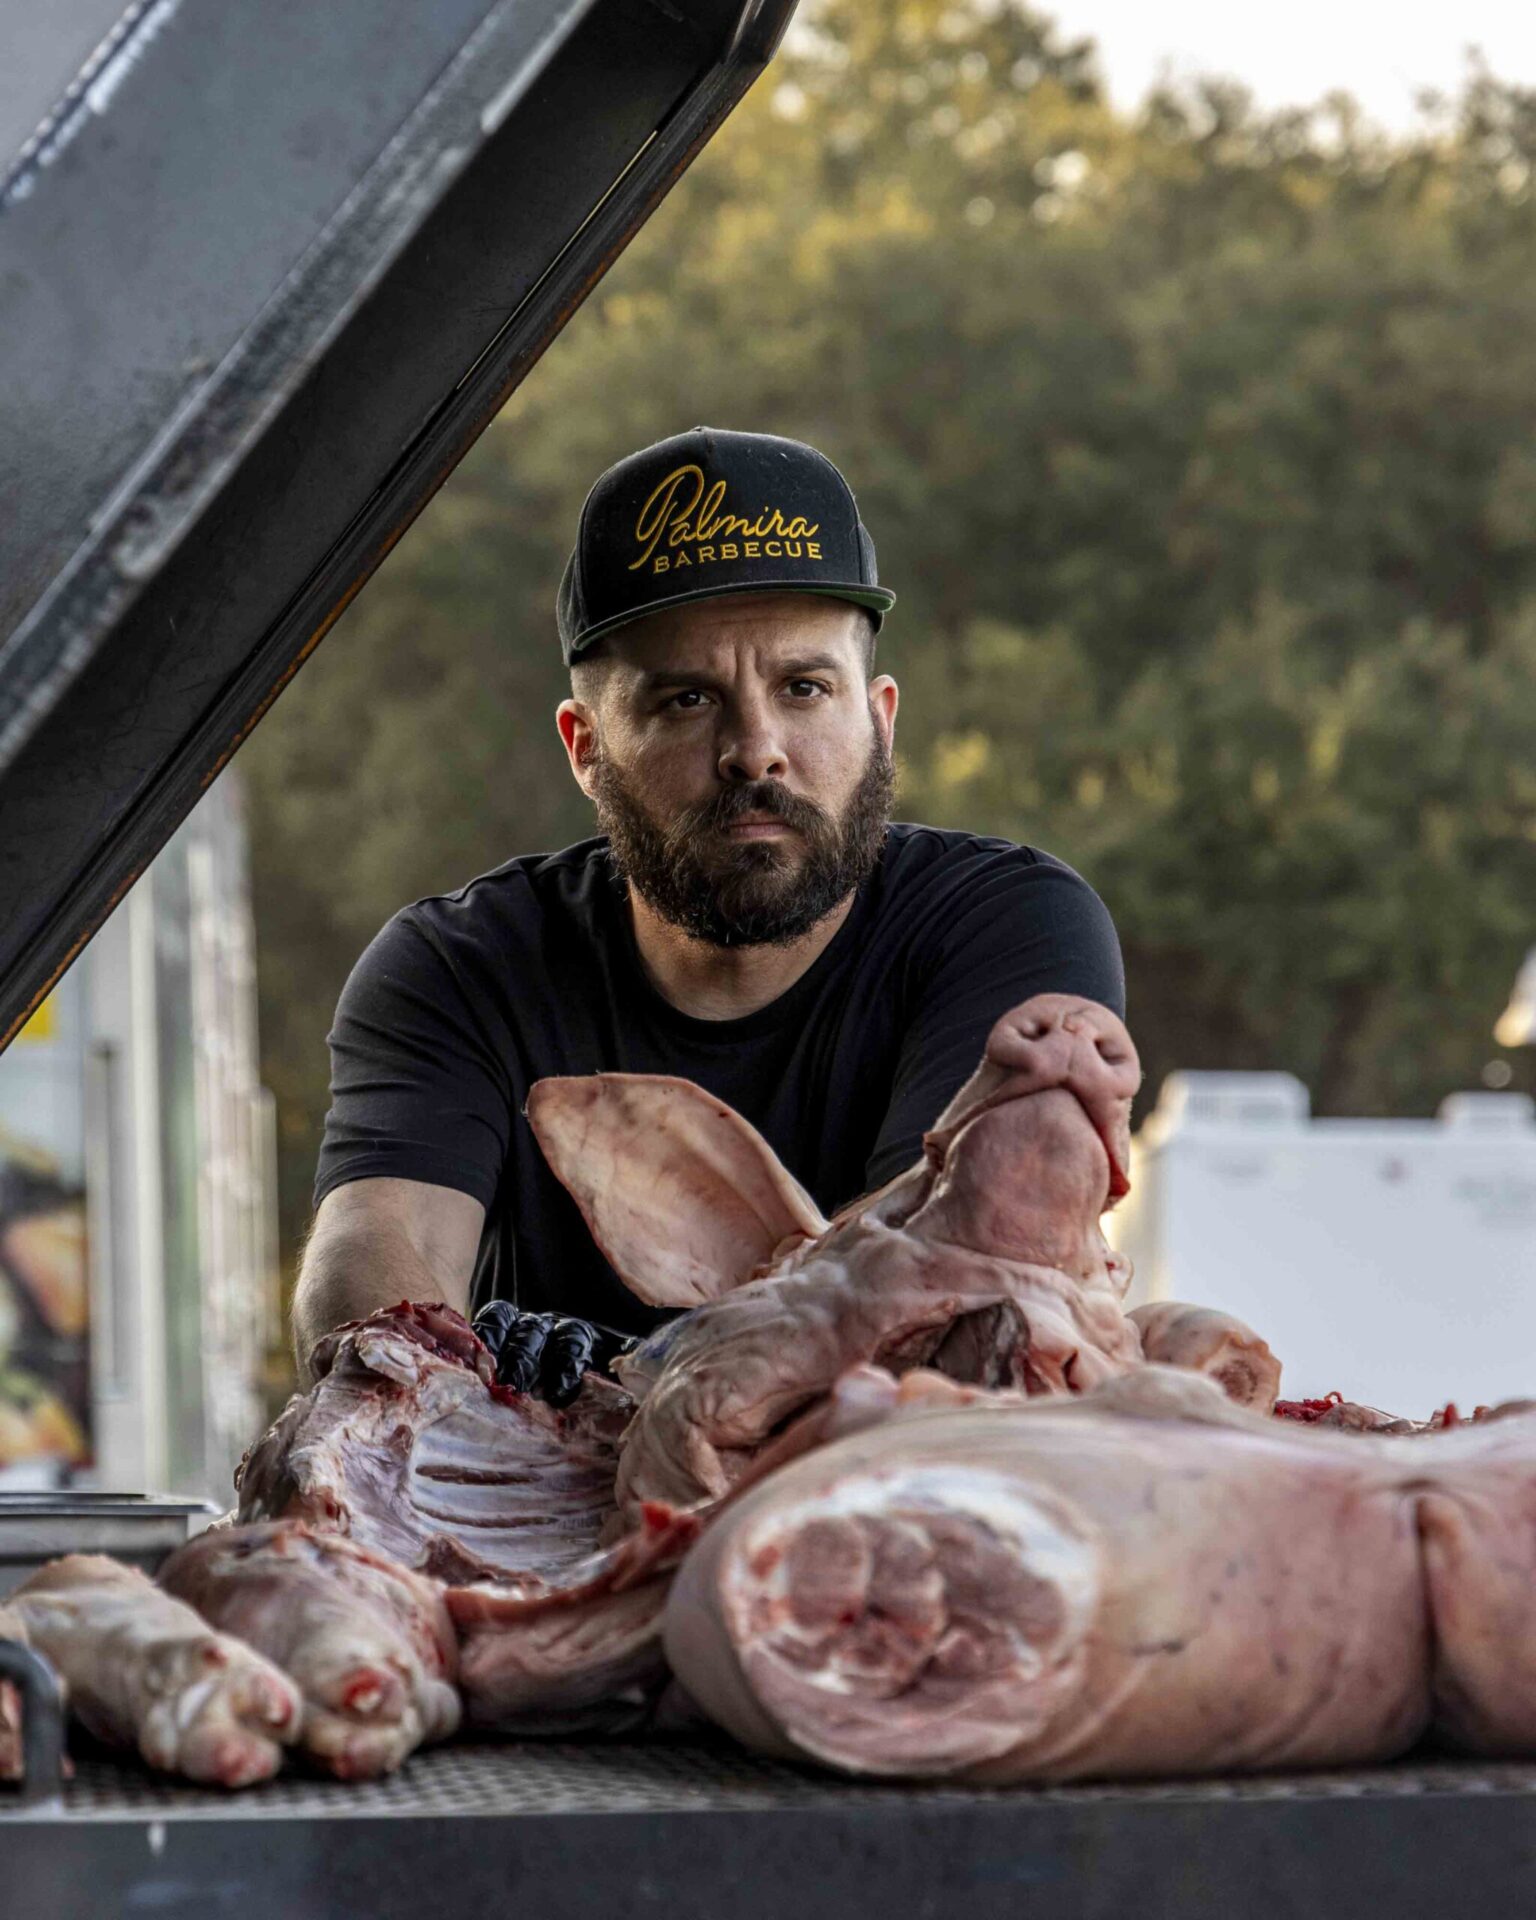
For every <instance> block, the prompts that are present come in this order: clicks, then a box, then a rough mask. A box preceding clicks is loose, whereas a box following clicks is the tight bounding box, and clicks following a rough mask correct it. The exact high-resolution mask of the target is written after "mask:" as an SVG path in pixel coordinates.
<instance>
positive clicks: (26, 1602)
mask: <svg viewBox="0 0 1536 1920" xmlns="http://www.w3.org/2000/svg"><path fill="white" fill-rule="evenodd" d="M8 1604H9V1606H10V1607H11V1608H12V1610H13V1611H14V1612H15V1613H17V1614H18V1615H19V1616H20V1618H21V1621H22V1624H23V1626H24V1627H25V1629H26V1633H27V1636H28V1638H29V1639H30V1641H31V1643H32V1645H33V1646H34V1647H36V1648H37V1650H38V1652H39V1653H41V1654H43V1655H44V1656H45V1657H46V1658H47V1659H48V1660H49V1661H51V1662H52V1664H53V1666H54V1668H55V1669H56V1670H57V1672H58V1674H59V1676H60V1678H61V1679H62V1680H63V1682H64V1684H65V1686H66V1687H67V1688H68V1689H69V1703H70V1706H71V1708H72V1710H73V1711H74V1713H75V1714H76V1715H77V1716H78V1717H79V1718H80V1719H81V1720H82V1721H83V1722H84V1723H85V1725H86V1726H87V1727H88V1728H89V1729H90V1731H91V1732H92V1733H94V1734H95V1735H96V1736H97V1738H98V1739H100V1740H105V1741H107V1742H109V1743H110V1744H111V1745H113V1746H121V1747H137V1748H138V1750H139V1752H140V1753H141V1754H142V1755H143V1756H144V1758H145V1759H146V1760H147V1761H148V1762H149V1764H150V1765H151V1766H152V1767H161V1768H163V1769H165V1770H166V1771H167V1772H171V1773H181V1774H185V1775H186V1776H187V1778H188V1779H190V1780H200V1781H207V1782H211V1783H214V1784H217V1785H218V1786H221V1787H244V1786H249V1785H250V1784H251V1783H252V1782H253V1781H256V1780H266V1779H268V1778H270V1776H271V1775H272V1774H274V1773H276V1771H277V1769H278V1767H279V1765H280V1764H281V1762H282V1757H283V1754H282V1749H283V1746H284V1745H285V1744H286V1743H287V1742H289V1741H291V1740H293V1739H294V1738H295V1737H296V1735H297V1734H298V1731H299V1723H300V1714H301V1703H300V1700H299V1695H298V1692H297V1690H296V1689H295V1687H294V1686H293V1683H292V1682H291V1681H290V1680H289V1679H288V1678H287V1677H286V1676H285V1675H284V1674H282V1673H280V1672H279V1671H278V1669H277V1668H276V1667H275V1666H273V1665H272V1663H271V1662H270V1661H268V1660H264V1659H263V1658H262V1656H261V1655H260V1654H259V1653H256V1652H253V1651H252V1649H251V1648H250V1647H247V1646H245V1645H243V1644H242V1643H241V1642H240V1641H239V1640H235V1639H232V1638H231V1637H230V1636H229V1635H228V1634H224V1633H215V1632H214V1631H213V1629H212V1628H210V1627H209V1626H208V1625H207V1624H206V1623H205V1622H204V1621H203V1620H201V1619H199V1618H198V1616H197V1614H195V1613H194V1612H193V1611H192V1609H191V1608H190V1607H189V1606H186V1605H184V1604H183V1603H182V1602H181V1601H180V1600H175V1599H173V1598H172V1597H171V1595H170V1594H168V1593H162V1592H161V1591H160V1589H159V1588H158V1587H156V1586H155V1585H153V1584H152V1582H151V1581H149V1580H148V1579H147V1578H146V1577H145V1576H144V1575H143V1574H142V1573H140V1572H139V1570H138V1569H137V1568H136V1567H125V1566H122V1565H120V1564H119V1563H118V1562H117V1561H115V1560H106V1559H102V1558H101V1557H99V1556H98V1555H95V1554H70V1555H69V1556H68V1557H67V1558H65V1559H63V1560H54V1561H50V1563H49V1564H48V1565H47V1566H46V1567H43V1568H41V1569H40V1570H39V1571H38V1572H37V1573H34V1574H33V1575H32V1577H31V1578H30V1579H29V1580H26V1581H24V1582H23V1583H22V1585H21V1586H20V1587H18V1588H17V1589H16V1591H15V1593H13V1594H12V1595H11V1597H10V1600H9V1602H8Z"/></svg>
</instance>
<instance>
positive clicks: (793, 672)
mask: <svg viewBox="0 0 1536 1920" xmlns="http://www.w3.org/2000/svg"><path fill="white" fill-rule="evenodd" d="M847 670H848V663H847V661H846V660H839V659H838V658H837V657H836V656H835V655H834V654H830V653H816V654H807V655H806V656H805V657H804V658H802V659H799V660H786V661H784V662H783V663H782V665H781V666H780V667H779V670H778V671H779V675H780V677H781V678H783V679H785V680H799V679H803V678H804V676H805V675H806V674H809V673H846V672H847ZM719 684H720V683H719V681H718V680H716V679H714V678H713V676H712V675H710V674H708V673H705V672H704V671H703V670H702V669H701V668H700V669H692V668H689V667H657V668H656V669H655V670H654V671H653V672H650V673H643V674H641V676H640V691H641V693H659V692H660V691H661V690H662V689H663V688H664V687H708V688H710V689H711V690H714V689H717V688H718V687H719Z"/></svg>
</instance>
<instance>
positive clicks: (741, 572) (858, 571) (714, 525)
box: [558, 427, 896, 666]
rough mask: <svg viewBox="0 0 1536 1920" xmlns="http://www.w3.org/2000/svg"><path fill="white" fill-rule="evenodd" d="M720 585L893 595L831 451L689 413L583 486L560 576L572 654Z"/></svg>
mask: <svg viewBox="0 0 1536 1920" xmlns="http://www.w3.org/2000/svg"><path fill="white" fill-rule="evenodd" d="M721 593H819V594H824V595H826V596H827V597H828V598H829V599H833V600H851V601H852V602H853V603H854V604H855V605H856V606H860V607H868V608H869V610H870V612H871V613H873V614H874V616H875V631H876V632H877V633H878V632H879V630H880V626H881V623H882V622H883V620H884V618H885V615H886V613H887V612H888V611H889V609H890V608H891V607H893V606H894V605H895V604H896V596H895V594H894V593H892V592H891V591H890V589H889V588H887V587H882V586H881V585H880V584H879V580H878V575H877V574H876V572H875V544H874V542H873V541H872V540H871V539H870V537H869V535H868V533H867V532H866V531H865V529H864V525H863V522H862V521H861V520H860V519H859V509H858V505H857V503H856V502H855V500H854V497H853V492H852V489H851V488H850V487H849V485H848V482H847V481H846V480H845V479H844V478H843V476H842V475H841V474H840V473H839V472H838V470H837V468H836V467H834V466H833V464H832V462H831V461H830V460H829V459H828V458H827V457H826V455H825V454H823V453H818V452H817V451H816V449H815V448H814V447H808V446H806V445H805V443H804V442H803V441H801V440H783V439H780V438H779V437H778V436H777V435H776V434H771V433H729V432H727V431H725V430H724V429H723V428H719V427H693V428H691V429H690V430H689V431H688V432H687V433H677V434H674V435H673V436H672V437H671V439H669V440H658V441H657V442H656V444H655V445H654V446H650V447H642V448H641V449H640V451H639V452H638V453H632V454H630V455H629V456H628V457H627V458H626V459H623V460H620V461H619V462H618V464H617V465H616V466H612V467H610V468H609V469H608V471H607V472H606V473H605V474H603V476H602V477H601V478H600V479H599V480H598V482H597V484H596V485H595V486H594V487H593V489H592V491H591V492H590V493H589V494H588V495H587V499H586V504H585V506H583V508H582V510H581V519H580V521H579V522H578V524H577V529H576V545H575V548H574V549H573V551H572V553H571V557H570V560H569V561H568V562H567V563H566V569H565V574H564V577H563V578H562V579H561V582H560V598H559V602H558V619H559V626H560V646H561V649H562V651H563V652H564V654H565V661H566V665H567V666H569V665H570V663H571V662H572V661H573V660H575V659H576V658H578V656H579V655H580V654H581V653H582V652H583V651H584V650H585V649H586V648H587V647H589V646H590V645H591V644H592V642H593V641H594V640H597V639H599V638H601V636H602V635H603V634H605V633H612V632H613V630H614V628H615V627H622V626H624V625H626V624H627V623H628V622H629V621H631V620H638V619H640V618H641V617H642V616H643V615H645V614H647V613H655V612H656V611H657V610H658V609H659V608H661V607H678V606H682V605H683V604H684V603H685V602H686V601H689V600H708V599H711V598H713V596H714V595H716V594H721Z"/></svg>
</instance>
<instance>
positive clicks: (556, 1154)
mask: <svg viewBox="0 0 1536 1920" xmlns="http://www.w3.org/2000/svg"><path fill="white" fill-rule="evenodd" d="M528 1119H529V1122H530V1124H531V1125H532V1127H533V1131H534V1133H535V1134H536V1135H537V1136H538V1142H539V1145H540V1146H541V1147H542V1148H543V1149H544V1157H545V1159H547V1160H548V1162H549V1164H550V1166H551V1167H553V1168H554V1170H555V1173H556V1174H557V1175H558V1177H559V1178H560V1180H561V1181H562V1182H563V1183H564V1184H565V1186H566V1187H567V1188H568V1189H569V1190H570V1192H571V1194H572V1196H573V1197H574V1198H575V1201H576V1204H577V1205H578V1206H579V1207H580V1208H581V1211H582V1214H583V1215H584V1217H585V1219H586V1222H587V1225H588V1226H589V1227H590V1228H591V1229H592V1238H593V1239H594V1240H595V1241H596V1242H597V1244H598V1246H599V1247H601V1248H602V1250H603V1252H604V1254H605V1255H606V1256H607V1258H608V1260H609V1262H610V1264H611V1265H612V1267H613V1269H614V1271H615V1272H616V1273H617V1274H618V1276H619V1278H620V1279H621V1280H622V1281H623V1282H624V1284H625V1285H626V1286H627V1287H628V1288H629V1290H630V1291H631V1293H635V1294H638V1295H639V1297H640V1298H641V1299H642V1300H645V1301H648V1302H649V1303H650V1304H651V1305H652V1306H653V1307H696V1306H699V1305H701V1304H702V1303H703V1302H704V1301H706V1300H713V1299H715V1298H717V1297H718V1296H719V1295H720V1294H722V1293H725V1292H728V1291H729V1289H730V1288H731V1287H733V1286H736V1285H738V1284H739V1283H740V1282H741V1281H743V1280H746V1279H747V1278H749V1277H750V1275H751V1274H752V1272H753V1269H754V1268H756V1267H759V1266H761V1265H762V1264H763V1263H764V1261H766V1260H768V1259H769V1258H770V1256H771V1255H772V1254H773V1253H774V1252H775V1250H776V1249H778V1248H780V1247H781V1246H782V1245H783V1243H784V1242H785V1241H797V1240H803V1239H809V1238H812V1237H814V1236H815V1235H816V1234H819V1233H823V1232H825V1230H826V1225H827V1223H826V1221H825V1220H824V1219H823V1218H822V1216H821V1214H820V1212H819V1211H818V1210H817V1207H816V1204H815V1202H814V1201H813V1200H812V1199H811V1197H810V1195H809V1194H808V1193H807V1192H806V1191H805V1189H804V1188H803V1187H802V1186H801V1185H800V1183H799V1181H798V1180H796V1179H795V1178H794V1177H793V1176H792V1175H791V1174H790V1173H789V1171H788V1170H787V1169H786V1168H785V1167H784V1166H783V1165H782V1164H781V1162H780V1161H779V1158H778V1155H777V1154H775V1152H774V1151H773V1149H772V1147H770V1146H769V1144H768V1142H767V1141H766V1140H765V1139H764V1138H763V1137H762V1135H761V1134H760V1133H759V1132H758V1131H757V1129H756V1128H755V1127H752V1126H750V1125H748V1123H747V1122H746V1121H745V1120H743V1119H742V1117H741V1115H740V1114H739V1113H736V1112H733V1110H732V1109H731V1108H730V1107H728V1106H726V1105H725V1103H724V1101H721V1100H716V1099H715V1098H714V1097H713V1096H712V1095H710V1094H707V1093H705V1091H704V1090H703V1088H702V1087H696V1086H695V1085H694V1084H693V1082H692V1081H691V1080H672V1079H668V1078H666V1077H665V1076H663V1075H661V1074H649V1073H589V1074H581V1075H579V1076H570V1077H561V1078H556V1079H551V1080H540V1081H537V1082H536V1083H535V1084H534V1086H533V1087H532V1088H531V1089H530V1091H529V1094H528Z"/></svg>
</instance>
